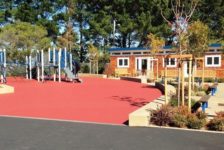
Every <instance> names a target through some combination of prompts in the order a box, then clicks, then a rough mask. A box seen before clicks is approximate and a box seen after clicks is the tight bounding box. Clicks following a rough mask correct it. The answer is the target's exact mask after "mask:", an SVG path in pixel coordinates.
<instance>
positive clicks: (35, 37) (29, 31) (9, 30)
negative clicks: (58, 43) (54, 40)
mask: <svg viewBox="0 0 224 150" xmlns="http://www.w3.org/2000/svg"><path fill="white" fill-rule="evenodd" d="M46 36H47V31H46V29H45V28H43V27H41V26H37V25H31V24H30V23H25V22H16V23H15V24H9V25H7V26H5V27H4V28H3V29H2V31H1V32H0V46H1V47H2V48H5V49H6V50H7V52H8V55H9V59H11V60H17V59H18V58H19V59H24V57H25V54H26V55H29V54H31V52H33V51H35V50H40V49H47V47H49V46H50V39H49V38H47V37H46ZM20 54H21V55H20Z"/></svg>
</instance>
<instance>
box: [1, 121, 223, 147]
mask: <svg viewBox="0 0 224 150" xmlns="http://www.w3.org/2000/svg"><path fill="white" fill-rule="evenodd" d="M223 149H224V134H213V133H200V132H191V131H190V132H189V131H178V130H170V129H160V128H129V127H126V126H111V125H99V124H98V125H97V124H87V123H74V122H59V121H46V120H32V119H18V118H6V117H0V150H223Z"/></svg>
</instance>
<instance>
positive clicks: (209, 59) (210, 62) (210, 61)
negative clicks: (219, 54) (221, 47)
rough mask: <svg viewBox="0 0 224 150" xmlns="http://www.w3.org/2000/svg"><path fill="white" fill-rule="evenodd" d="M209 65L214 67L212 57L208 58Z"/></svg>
mask: <svg viewBox="0 0 224 150" xmlns="http://www.w3.org/2000/svg"><path fill="white" fill-rule="evenodd" d="M207 64H208V65H212V57H207Z"/></svg>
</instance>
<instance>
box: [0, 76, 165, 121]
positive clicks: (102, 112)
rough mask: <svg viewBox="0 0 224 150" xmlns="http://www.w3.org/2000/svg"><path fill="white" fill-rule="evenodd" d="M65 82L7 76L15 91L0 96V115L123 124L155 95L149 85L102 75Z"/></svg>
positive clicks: (158, 93) (156, 96)
mask: <svg viewBox="0 0 224 150" xmlns="http://www.w3.org/2000/svg"><path fill="white" fill-rule="evenodd" d="M82 80H83V83H66V82H61V83H58V82H53V81H47V82H44V83H38V82H37V81H35V80H26V79H22V78H10V79H8V84H9V85H12V86H14V87H15V93H14V94H6V95H0V115H9V116H21V117H34V118H47V119H62V120H74V121H87V122H99V123H112V124H123V123H124V122H126V121H127V120H128V114H129V113H131V112H133V111H134V110H136V109H138V108H139V107H141V106H143V105H145V104H146V103H148V102H150V101H152V100H154V99H156V98H158V97H159V96H160V95H161V92H160V91H159V90H158V89H155V88H153V87H150V86H148V85H144V84H140V83H135V82H130V81H121V80H111V79H102V78H92V77H86V78H82Z"/></svg>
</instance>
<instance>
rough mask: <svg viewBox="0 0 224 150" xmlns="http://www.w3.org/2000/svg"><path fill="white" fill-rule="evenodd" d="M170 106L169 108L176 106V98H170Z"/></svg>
mask: <svg viewBox="0 0 224 150" xmlns="http://www.w3.org/2000/svg"><path fill="white" fill-rule="evenodd" d="M169 103H170V105H171V106H173V107H174V106H178V99H177V98H176V97H171V99H170V102H169Z"/></svg>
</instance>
